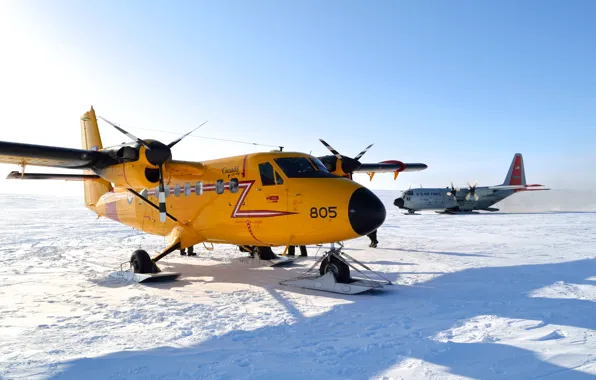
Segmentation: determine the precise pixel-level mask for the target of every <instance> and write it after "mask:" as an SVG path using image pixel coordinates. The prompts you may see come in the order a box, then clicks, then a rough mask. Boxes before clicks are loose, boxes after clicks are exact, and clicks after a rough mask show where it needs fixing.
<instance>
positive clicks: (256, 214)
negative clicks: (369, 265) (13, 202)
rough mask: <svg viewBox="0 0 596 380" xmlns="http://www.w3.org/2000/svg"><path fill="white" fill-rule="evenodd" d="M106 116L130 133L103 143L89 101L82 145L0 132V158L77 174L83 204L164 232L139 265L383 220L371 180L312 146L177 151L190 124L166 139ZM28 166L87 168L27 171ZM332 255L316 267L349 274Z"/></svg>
mask: <svg viewBox="0 0 596 380" xmlns="http://www.w3.org/2000/svg"><path fill="white" fill-rule="evenodd" d="M100 118H101V117H100ZM102 119H103V120H104V121H106V122H107V123H109V124H111V125H112V126H113V127H115V128H116V129H118V130H119V131H120V132H122V133H124V134H126V135H127V136H128V137H129V138H131V139H132V140H133V142H132V143H129V144H122V145H119V146H116V147H111V148H105V149H104V148H103V146H102V142H101V137H100V134H99V129H98V125H97V118H96V115H95V111H94V110H93V107H91V110H90V111H88V112H86V113H85V114H84V115H83V116H82V117H81V119H80V124H81V136H82V146H83V149H70V148H62V147H52V146H41V145H31V144H20V143H13V142H2V141H0V163H9V164H18V165H20V166H21V167H22V170H21V171H20V172H12V173H10V174H9V176H8V178H15V179H18V178H20V179H63V180H78V181H83V182H84V191H85V206H86V207H88V208H89V209H91V210H92V211H93V212H95V213H97V214H98V215H99V216H104V217H107V218H110V219H112V220H114V221H117V222H120V223H122V224H125V225H128V226H130V227H133V228H135V229H138V230H141V231H144V232H147V233H150V234H155V235H161V236H167V238H168V246H167V247H166V248H165V249H164V251H163V252H161V253H159V254H157V255H156V256H154V257H153V258H151V257H150V256H149V255H148V254H147V252H145V251H142V250H139V251H135V252H134V253H133V255H132V257H131V260H130V261H131V266H132V268H134V271H135V272H136V273H157V272H159V271H160V269H159V268H158V267H157V265H156V264H155V263H156V262H158V261H159V260H160V259H162V258H163V257H165V256H166V255H167V254H169V253H171V252H173V251H176V250H181V249H184V248H186V247H192V246H193V245H196V244H199V243H204V242H211V243H226V244H234V245H240V246H269V247H272V246H289V245H307V244H323V243H330V242H336V241H343V240H348V239H353V238H356V237H359V236H362V235H366V234H368V233H370V232H372V231H374V230H376V229H377V228H378V227H379V226H381V224H382V223H383V222H384V220H385V207H384V206H383V204H382V203H381V201H380V200H379V199H378V198H377V197H376V196H375V195H374V194H373V193H372V192H371V191H370V190H368V189H367V188H366V187H363V186H361V185H359V184H357V183H355V182H353V181H351V180H349V179H347V178H342V177H338V176H336V175H333V174H331V173H329V171H328V170H327V168H326V167H325V165H324V164H323V163H321V161H320V160H319V159H317V158H316V157H313V156H311V155H307V154H304V153H293V152H278V151H275V152H267V153H255V154H247V155H243V156H236V157H227V158H222V159H218V160H212V161H205V162H188V161H176V160H173V159H172V151H171V148H172V147H174V145H176V144H177V143H179V142H180V141H181V140H182V139H183V138H184V137H186V136H188V135H189V134H190V133H192V131H191V132H189V133H187V134H185V135H184V136H182V137H180V138H178V139H176V140H174V141H173V142H171V143H169V144H167V145H166V144H163V143H161V142H159V141H156V140H142V139H139V138H137V137H136V136H134V135H132V134H130V133H128V132H127V131H125V130H123V129H122V128H120V127H119V126H118V125H116V124H114V123H111V122H109V121H108V120H106V119H104V118H102ZM27 166H49V167H59V168H68V169H83V170H85V172H84V174H41V173H26V172H25V168H26V167H27ZM334 259H335V258H330V259H329V260H328V261H327V262H323V263H322V266H321V273H322V274H323V273H326V272H327V271H330V270H333V271H337V270H338V268H337V267H338V266H339V267H340V268H339V270H340V271H342V272H343V277H342V278H344V279H345V278H347V277H345V272H346V271H348V274H349V268H348V267H347V265H345V264H342V263H335V264H336V265H335V266H334V265H327V264H328V263H329V262H331V264H334V262H333V260H334ZM333 273H334V274H335V272H333ZM348 277H349V276H348Z"/></svg>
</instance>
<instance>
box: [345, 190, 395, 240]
mask: <svg viewBox="0 0 596 380" xmlns="http://www.w3.org/2000/svg"><path fill="white" fill-rule="evenodd" d="M348 215H349V219H350V225H351V226H352V229H353V230H354V231H355V232H356V233H357V234H358V235H366V234H369V233H371V232H373V231H374V230H376V229H377V228H379V227H380V226H381V224H383V222H384V221H385V215H386V213H385V206H383V203H382V202H381V200H380V199H379V198H377V196H376V195H374V194H373V192H372V191H370V190H369V189H367V188H366V187H361V188H359V189H358V190H356V191H354V193H353V194H352V197H351V198H350V203H349V204H348Z"/></svg>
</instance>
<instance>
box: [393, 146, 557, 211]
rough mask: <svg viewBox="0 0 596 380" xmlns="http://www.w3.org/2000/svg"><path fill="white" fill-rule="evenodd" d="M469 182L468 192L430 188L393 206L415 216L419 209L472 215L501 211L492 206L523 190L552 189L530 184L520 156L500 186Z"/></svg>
mask: <svg viewBox="0 0 596 380" xmlns="http://www.w3.org/2000/svg"><path fill="white" fill-rule="evenodd" d="M477 184H478V183H477V182H476V183H474V185H470V184H469V183H468V188H467V189H458V188H455V187H454V186H453V182H452V183H451V187H446V188H439V189H430V188H419V189H411V188H410V189H408V190H406V191H404V192H403V193H402V195H401V197H399V198H397V199H395V201H394V202H393V204H394V205H395V206H397V207H399V208H401V209H404V210H407V211H408V214H414V212H416V211H420V210H439V211H437V212H438V213H446V214H460V213H471V212H473V211H474V210H482V211H499V209H498V208H494V207H491V206H492V205H494V204H495V203H498V202H500V201H502V200H503V199H505V198H507V197H508V196H510V195H512V194H515V193H517V192H520V191H537V190H550V189H546V188H544V185H527V184H526V172H525V169H524V160H523V157H522V155H521V153H516V154H515V156H513V161H512V162H511V166H510V167H509V171H508V172H507V176H506V177H505V181H504V182H503V184H501V185H496V186H482V187H477Z"/></svg>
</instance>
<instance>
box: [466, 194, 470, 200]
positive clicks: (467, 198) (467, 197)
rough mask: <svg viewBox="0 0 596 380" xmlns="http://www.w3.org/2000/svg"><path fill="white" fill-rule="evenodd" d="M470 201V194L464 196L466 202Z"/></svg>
mask: <svg viewBox="0 0 596 380" xmlns="http://www.w3.org/2000/svg"><path fill="white" fill-rule="evenodd" d="M468 200H470V193H468V194H466V201H468Z"/></svg>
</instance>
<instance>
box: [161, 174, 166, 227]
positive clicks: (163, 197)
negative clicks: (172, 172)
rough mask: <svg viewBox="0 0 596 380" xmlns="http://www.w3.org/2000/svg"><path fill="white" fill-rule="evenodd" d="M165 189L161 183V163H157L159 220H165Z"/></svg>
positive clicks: (163, 221)
mask: <svg viewBox="0 0 596 380" xmlns="http://www.w3.org/2000/svg"><path fill="white" fill-rule="evenodd" d="M166 216H167V215H166V191H165V189H164V185H163V165H159V221H160V222H162V223H165V222H166Z"/></svg>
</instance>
